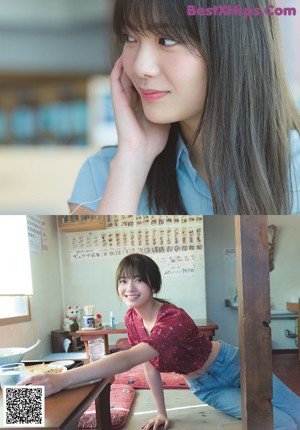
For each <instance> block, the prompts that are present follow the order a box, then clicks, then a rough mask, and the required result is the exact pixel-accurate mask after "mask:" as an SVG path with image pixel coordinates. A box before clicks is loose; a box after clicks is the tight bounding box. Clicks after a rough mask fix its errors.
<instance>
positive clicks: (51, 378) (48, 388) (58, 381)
mask: <svg viewBox="0 0 300 430" xmlns="http://www.w3.org/2000/svg"><path fill="white" fill-rule="evenodd" d="M17 385H44V387H45V397H48V396H51V395H52V394H55V393H57V392H58V391H61V390H62V389H63V388H65V386H66V384H65V383H64V377H63V374H57V373H56V374H51V373H42V374H40V375H33V376H31V377H29V378H26V379H23V380H22V381H20V382H19V383H18V384H17Z"/></svg>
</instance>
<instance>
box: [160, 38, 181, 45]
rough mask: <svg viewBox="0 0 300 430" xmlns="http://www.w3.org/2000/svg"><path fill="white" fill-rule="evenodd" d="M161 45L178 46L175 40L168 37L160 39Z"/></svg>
mask: <svg viewBox="0 0 300 430" xmlns="http://www.w3.org/2000/svg"><path fill="white" fill-rule="evenodd" d="M159 43H160V45H163V46H172V45H176V44H177V42H176V41H175V40H172V39H168V38H167V37H161V38H160V39H159Z"/></svg>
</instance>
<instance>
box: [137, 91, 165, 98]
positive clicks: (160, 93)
mask: <svg viewBox="0 0 300 430" xmlns="http://www.w3.org/2000/svg"><path fill="white" fill-rule="evenodd" d="M140 92H141V95H142V97H143V98H144V99H145V100H158V99H161V98H162V97H165V96H166V95H167V94H168V91H160V90H142V89H140Z"/></svg>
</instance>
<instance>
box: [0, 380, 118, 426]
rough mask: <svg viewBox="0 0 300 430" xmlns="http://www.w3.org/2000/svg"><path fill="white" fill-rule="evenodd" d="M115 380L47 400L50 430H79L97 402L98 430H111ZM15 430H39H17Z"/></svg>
mask: <svg viewBox="0 0 300 430" xmlns="http://www.w3.org/2000/svg"><path fill="white" fill-rule="evenodd" d="M113 381H114V377H110V378H103V379H101V380H100V381H99V382H96V383H93V384H88V385H85V386H82V387H78V388H72V389H67V390H63V391H60V392H59V393H57V394H54V395H52V396H50V397H47V398H46V399H45V426H44V427H43V428H44V429H46V430H47V429H48V430H76V429H77V427H78V422H79V419H80V417H81V416H82V414H83V413H84V412H85V411H86V410H87V408H88V407H89V405H90V404H91V403H92V402H93V401H94V400H95V405H96V418H97V430H112V425H111V418H110V385H111V384H112V383H113ZM0 428H1V429H4V428H6V429H7V427H4V419H3V396H2V390H0ZM13 428H14V430H16V429H17V430H29V429H30V430H31V429H36V427H30V426H28V427H27V426H20V427H18V426H16V427H13Z"/></svg>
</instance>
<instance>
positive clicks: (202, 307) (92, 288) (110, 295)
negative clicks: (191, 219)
mask: <svg viewBox="0 0 300 430" xmlns="http://www.w3.org/2000/svg"><path fill="white" fill-rule="evenodd" d="M159 228H160V227H159ZM124 230H125V229H124V228H123V229H122V230H121V231H122V232H123V231H124ZM129 230H132V231H137V229H135V228H134V229H132V228H130V229H129ZM119 231H120V230H118V229H112V230H109V229H106V230H105V232H111V235H112V236H114V235H115V234H116V233H118V232H119ZM90 234H94V235H95V234H101V232H100V233H96V232H93V233H91V232H80V233H65V232H60V234H59V237H60V246H61V267H62V268H63V272H62V279H63V291H64V307H65V308H66V307H67V306H68V305H72V306H74V305H79V306H84V305H89V304H94V305H95V312H97V313H98V312H99V313H101V315H102V319H103V322H109V312H110V311H111V310H112V311H113V312H114V314H115V317H116V320H117V321H119V322H121V321H123V319H124V315H125V313H126V310H127V308H126V306H125V305H124V304H122V302H121V300H120V299H119V297H118V294H117V292H116V288H115V279H114V278H115V271H116V268H117V265H118V264H119V262H120V260H121V259H122V258H123V257H124V256H125V254H123V255H120V256H113V257H103V258H100V259H96V258H95V259H93V260H91V261H84V262H71V261H70V250H71V249H72V239H73V238H80V237H81V238H83V240H85V239H84V238H86V237H88V236H89V235H90ZM113 240H114V239H113ZM135 246H136V248H138V244H137V242H136V245H135ZM190 254H192V255H193V256H194V258H195V273H194V274H193V275H189V274H185V275H176V276H165V277H163V286H162V290H161V294H160V295H159V296H160V297H162V298H165V299H167V300H170V301H171V302H172V303H174V304H175V305H177V306H181V307H183V308H184V309H185V310H186V311H187V312H188V313H189V314H190V315H191V317H193V318H205V317H206V298H205V276H204V270H205V268H204V259H203V253H201V252H199V251H195V252H194V251H193V252H192V251H191V252H190ZM150 256H152V257H153V258H154V259H155V256H156V254H152V255H150ZM123 337H124V336H123ZM110 342H111V340H110Z"/></svg>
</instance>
